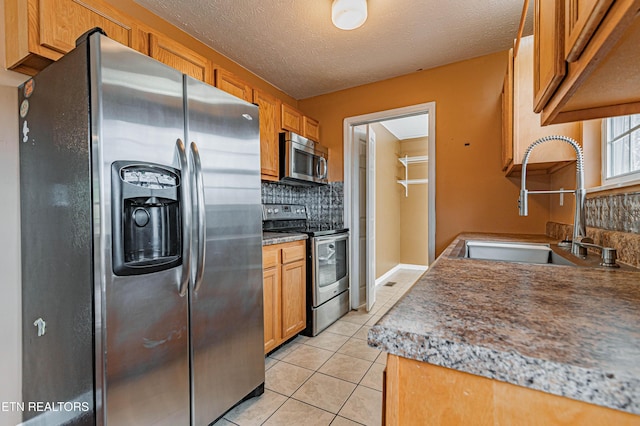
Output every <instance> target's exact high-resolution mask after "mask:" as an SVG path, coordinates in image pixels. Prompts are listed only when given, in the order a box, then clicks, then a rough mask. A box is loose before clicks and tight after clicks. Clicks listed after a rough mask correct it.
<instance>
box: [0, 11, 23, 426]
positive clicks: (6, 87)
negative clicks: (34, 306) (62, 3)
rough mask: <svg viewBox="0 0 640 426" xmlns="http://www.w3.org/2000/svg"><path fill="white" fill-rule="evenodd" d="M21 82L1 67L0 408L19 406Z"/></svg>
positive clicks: (0, 37)
mask: <svg viewBox="0 0 640 426" xmlns="http://www.w3.org/2000/svg"><path fill="white" fill-rule="evenodd" d="M0 22H2V25H0V58H2V59H0V61H1V63H3V64H4V43H5V34H4V28H5V26H4V1H3V0H0ZM24 80H26V77H25V76H23V75H21V74H17V73H13V72H11V71H6V70H5V69H4V67H0V200H2V206H3V207H2V209H0V242H2V251H1V253H2V255H0V271H1V274H2V280H0V342H2V343H1V344H2V349H1V350H0V377H1V378H2V380H0V402H21V401H22V355H21V354H22V349H21V348H22V341H21V338H22V337H21V336H22V334H21V331H20V330H21V328H22V320H21V303H22V302H21V284H20V279H21V278H20V276H21V274H20V216H19V215H20V192H19V180H18V179H19V162H18V112H17V109H18V91H17V89H16V87H17V86H18V85H19V84H20V83H22V82H23V81H24ZM20 421H22V415H21V413H19V412H11V411H8V412H3V411H1V410H0V426H5V425H6V426H9V425H11V426H13V425H15V424H17V423H19V422H20Z"/></svg>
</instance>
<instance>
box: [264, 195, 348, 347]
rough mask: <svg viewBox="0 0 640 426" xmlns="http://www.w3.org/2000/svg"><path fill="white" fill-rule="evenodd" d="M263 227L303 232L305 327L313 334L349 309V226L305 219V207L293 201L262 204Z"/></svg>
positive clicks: (270, 230)
mask: <svg viewBox="0 0 640 426" xmlns="http://www.w3.org/2000/svg"><path fill="white" fill-rule="evenodd" d="M262 212H263V214H262V218H263V222H262V223H263V226H262V227H263V229H264V230H265V231H269V232H302V233H305V234H307V235H309V242H308V243H307V328H306V329H305V330H304V331H303V334H305V335H307V336H315V335H317V334H318V333H320V332H321V331H322V330H324V329H325V328H327V327H328V326H330V325H331V324H333V323H334V322H335V321H337V320H338V319H339V318H340V317H342V316H343V315H344V314H346V313H347V312H349V306H350V305H349V230H348V229H345V228H339V229H336V228H332V227H331V225H330V224H325V223H314V224H311V223H309V222H308V221H307V209H306V207H305V206H303V205H295V204H264V205H263V206H262Z"/></svg>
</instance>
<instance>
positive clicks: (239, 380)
mask: <svg viewBox="0 0 640 426" xmlns="http://www.w3.org/2000/svg"><path fill="white" fill-rule="evenodd" d="M185 88H186V100H187V123H188V124H187V139H186V143H187V145H188V146H189V147H190V148H189V151H190V158H191V159H192V161H193V160H194V159H195V160H197V157H198V156H199V158H200V161H201V169H202V175H201V178H202V188H200V186H199V185H192V187H193V189H194V191H195V192H196V194H194V195H193V196H192V198H193V200H194V203H195V204H200V207H199V208H198V207H196V206H194V222H195V221H196V218H197V217H198V215H199V214H203V215H204V216H205V218H204V226H205V228H204V229H201V230H200V231H197V232H195V233H194V236H195V235H199V237H198V236H196V237H194V249H193V253H194V255H193V261H194V262H197V261H198V259H200V258H202V259H203V261H204V265H193V270H194V271H195V272H196V274H195V275H199V274H198V273H197V272H198V271H199V268H201V267H202V266H203V267H204V269H203V270H201V274H202V278H201V280H200V281H199V282H198V287H197V291H195V290H194V289H193V288H192V289H191V342H192V343H191V344H192V357H193V359H192V365H193V376H192V380H193V383H192V387H193V398H192V404H193V416H194V424H195V425H207V424H209V423H211V422H212V421H214V420H215V419H217V418H218V417H219V416H221V415H222V414H224V412H225V411H227V410H228V409H230V408H231V407H233V406H234V405H235V404H236V403H237V402H239V401H240V400H241V399H243V398H244V397H245V396H247V395H248V394H250V393H252V392H253V391H254V390H255V389H256V388H259V387H261V385H262V384H263V383H264V354H263V333H264V331H263V311H262V309H263V307H262V247H261V246H262V222H261V220H262V207H261V195H260V191H261V187H260V141H259V127H258V108H257V107H255V106H254V105H251V104H248V103H246V102H244V101H242V100H240V99H238V98H236V97H233V96H231V95H228V94H226V93H224V92H221V91H220V90H218V89H215V88H213V87H211V86H207V85H205V84H203V83H200V82H199V81H197V80H194V79H192V78H190V77H185ZM192 169H193V170H195V167H194V168H192ZM199 188H200V189H199ZM198 192H199V194H198ZM202 198H203V199H202ZM198 200H200V202H198ZM202 209H204V210H202ZM199 226H202V221H200V223H195V224H194V227H196V228H197V227H199ZM203 238H204V243H205V244H204V249H203V250H200V252H203V253H204V256H203V257H202V256H199V255H196V253H198V252H199V250H198V244H199V242H202V239H203Z"/></svg>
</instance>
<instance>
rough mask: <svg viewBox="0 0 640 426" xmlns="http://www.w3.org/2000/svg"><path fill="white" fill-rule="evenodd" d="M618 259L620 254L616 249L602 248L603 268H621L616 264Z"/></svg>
mask: <svg viewBox="0 0 640 426" xmlns="http://www.w3.org/2000/svg"><path fill="white" fill-rule="evenodd" d="M617 258H618V252H617V251H616V249H614V248H611V247H602V262H601V263H600V265H601V266H606V267H608V268H619V267H620V265H618V264H617V263H616V259H617Z"/></svg>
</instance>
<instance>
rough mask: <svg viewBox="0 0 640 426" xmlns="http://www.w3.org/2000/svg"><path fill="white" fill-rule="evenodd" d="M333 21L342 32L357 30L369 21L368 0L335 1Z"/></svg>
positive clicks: (332, 12) (332, 9)
mask: <svg viewBox="0 0 640 426" xmlns="http://www.w3.org/2000/svg"><path fill="white" fill-rule="evenodd" d="M331 20H332V21H333V25H335V26H336V27H338V28H340V29H341V30H355V29H356V28H358V27H360V26H362V24H364V21H366V20H367V0H333V4H332V5H331Z"/></svg>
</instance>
